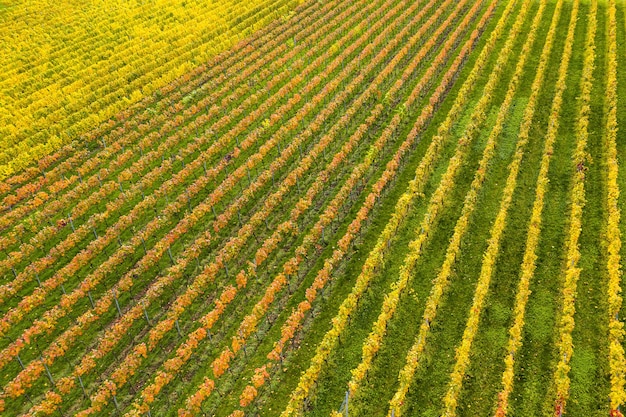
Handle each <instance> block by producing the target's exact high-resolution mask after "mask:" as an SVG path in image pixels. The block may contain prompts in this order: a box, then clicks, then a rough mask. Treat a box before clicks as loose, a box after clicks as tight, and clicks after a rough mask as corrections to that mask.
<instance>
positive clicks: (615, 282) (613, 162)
mask: <svg viewBox="0 0 626 417" xmlns="http://www.w3.org/2000/svg"><path fill="white" fill-rule="evenodd" d="M607 13H608V35H609V39H608V51H607V61H608V62H607V65H608V70H607V74H606V77H607V86H606V95H605V100H606V111H607V120H606V126H605V130H606V149H607V155H606V158H607V162H606V163H607V208H608V210H607V211H608V216H607V220H608V222H607V228H606V233H607V241H608V258H607V270H608V275H609V277H608V278H609V279H608V300H609V366H610V372H611V392H610V394H609V398H610V400H611V411H612V412H614V414H615V415H616V416H617V415H621V414H617V413H619V411H617V409H618V407H620V406H623V405H624V403H625V402H626V392H624V383H625V379H624V373H625V370H626V360H624V347H623V345H622V342H623V340H624V323H622V322H621V321H620V320H619V317H618V314H619V311H620V309H621V307H622V296H621V295H620V293H621V292H622V288H621V280H622V271H621V269H620V263H621V257H620V249H621V247H622V240H621V236H620V229H619V225H620V216H621V213H620V209H619V206H618V201H619V186H618V185H617V176H618V171H619V169H618V160H617V147H616V139H617V33H616V31H617V19H616V17H615V13H616V12H615V0H609V2H608V8H607Z"/></svg>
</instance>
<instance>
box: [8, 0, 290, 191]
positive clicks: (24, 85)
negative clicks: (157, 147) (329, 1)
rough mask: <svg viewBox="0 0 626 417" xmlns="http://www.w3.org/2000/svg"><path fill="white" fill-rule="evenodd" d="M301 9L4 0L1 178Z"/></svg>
mask: <svg viewBox="0 0 626 417" xmlns="http://www.w3.org/2000/svg"><path fill="white" fill-rule="evenodd" d="M298 2H299V1H298V0H279V1H275V0H250V1H245V2H240V1H236V0H225V1H224V0H219V1H218V0H211V1H199V0H175V1H164V0H155V1H142V0H135V1H122V0H88V1H84V0H82V1H77V0H60V1H49V0H35V1H33V0H28V1H26V0H15V1H4V2H2V3H0V66H1V68H2V71H1V72H0V141H1V142H0V149H1V152H0V179H1V178H6V177H7V176H8V175H10V174H12V173H13V172H16V171H19V170H20V169H22V168H24V167H25V166H28V165H29V164H30V163H32V162H33V161H35V160H37V159H39V158H41V157H42V156H44V155H47V154H48V153H50V152H51V151H53V150H55V149H58V148H59V147H60V146H61V145H62V144H66V143H69V142H71V141H72V140H75V139H77V138H79V137H80V135H81V134H82V133H84V132H85V131H87V130H88V129H91V128H93V127H94V126H96V125H97V124H98V123H100V122H102V121H103V120H106V119H108V118H110V117H111V116H113V115H114V114H115V113H116V112H118V111H120V110H121V109H123V108H125V107H127V106H128V105H129V104H131V103H136V102H138V101H139V100H141V99H142V98H143V97H144V96H146V95H149V94H151V93H153V92H154V91H155V90H156V89H157V88H159V87H162V86H163V85H165V84H166V83H168V82H170V81H171V80H173V79H175V78H176V77H179V76H180V75H182V74H184V73H186V72H188V71H189V70H190V69H192V68H194V67H196V66H197V65H198V64H200V63H202V62H204V61H206V60H207V58H209V57H211V56H213V55H215V54H216V53H218V52H221V51H223V50H225V49H227V48H229V47H230V46H232V45H233V44H234V43H236V42H238V41H240V40H241V39H243V38H245V37H246V36H247V35H250V34H251V33H253V32H254V31H256V30H258V29H259V28H260V27H262V26H264V25H266V24H267V23H268V22H270V21H272V20H275V19H276V17H277V16H279V15H285V14H287V13H288V12H289V11H290V10H291V9H292V8H293V6H294V5H296V4H297V3H298Z"/></svg>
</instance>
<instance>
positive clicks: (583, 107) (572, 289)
mask: <svg viewBox="0 0 626 417" xmlns="http://www.w3.org/2000/svg"><path fill="white" fill-rule="evenodd" d="M574 5H575V6H577V5H578V1H576V2H575V3H574ZM597 9H598V2H597V0H592V2H591V9H590V10H589V16H588V18H587V22H588V26H587V33H586V40H585V52H584V57H583V71H582V78H581V86H580V88H581V92H580V96H579V101H580V107H579V110H578V118H577V119H578V120H577V123H576V127H575V138H576V149H575V151H574V155H573V158H572V169H573V171H574V174H573V179H572V183H573V184H572V189H571V194H570V200H571V210H570V216H569V226H568V232H567V241H566V248H567V255H566V265H565V271H564V278H563V290H562V301H563V305H562V311H561V317H560V319H559V324H558V334H559V335H558V342H557V344H556V348H557V350H558V363H557V365H556V369H555V370H554V383H555V388H556V399H555V411H554V412H555V415H560V413H562V412H563V410H564V409H565V404H566V402H567V399H568V397H569V387H570V378H569V370H570V365H569V363H570V359H571V358H572V354H573V352H574V349H573V343H572V331H573V330H574V313H575V311H576V305H575V304H576V286H577V283H578V278H579V277H580V268H579V267H578V261H579V260H580V249H579V243H578V239H579V237H580V233H581V231H582V214H583V208H584V206H585V171H586V167H585V162H586V160H587V138H588V136H589V132H588V130H587V128H588V124H589V114H590V112H591V108H590V106H589V102H590V99H591V89H592V86H593V67H594V62H595V59H596V54H595V35H596V26H597V22H596V13H597ZM573 36H574V31H573V30H570V31H569V32H568V34H567V39H568V44H567V46H569V45H570V43H569V42H570V41H569V38H572V37H573ZM566 72H567V68H565V69H563V71H560V72H559V79H558V81H557V94H559V97H558V98H560V94H562V92H563V90H565V88H566ZM556 99H557V98H555V104H558V107H557V109H560V107H561V106H560V104H561V101H560V100H559V101H558V102H557V101H556ZM553 113H554V107H553Z"/></svg>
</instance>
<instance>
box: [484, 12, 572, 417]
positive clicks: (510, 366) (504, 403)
mask: <svg viewBox="0 0 626 417" xmlns="http://www.w3.org/2000/svg"><path fill="white" fill-rule="evenodd" d="M562 5H563V1H562V0H560V1H559V2H558V3H557V5H556V7H555V10H554V14H553V15H552V22H551V24H550V29H549V30H548V34H547V36H546V40H545V43H544V46H543V50H542V52H541V57H540V59H539V64H538V66H537V70H536V75H535V79H534V80H533V84H532V87H531V95H530V98H529V100H528V104H527V106H526V109H525V111H524V115H523V117H522V123H521V126H520V133H519V137H520V141H528V137H529V132H530V127H531V124H532V120H533V117H534V114H535V111H536V108H537V101H538V99H539V94H540V93H541V90H542V86H543V83H544V80H545V75H546V70H547V67H548V61H549V59H550V53H551V51H552V47H553V45H554V38H555V35H556V28H557V25H558V23H559V19H560V17H561V8H562ZM575 10H576V9H573V10H572V13H575ZM574 23H575V20H574V19H570V27H571V25H573V24H574ZM568 41H569V42H572V41H573V38H568ZM566 50H571V46H569V47H568V48H567V49H566ZM565 58H566V57H563V59H562V60H561V66H564V65H566V64H565V63H566V62H567V60H565ZM558 126H559V112H558V111H557V112H552V113H551V117H550V121H549V122H548V133H547V135H546V141H545V144H544V150H543V155H542V159H541V166H540V170H539V176H538V178H537V189H536V195H535V201H534V203H533V209H532V213H531V219H530V222H529V225H528V235H527V238H526V249H525V252H524V260H523V262H522V266H521V273H520V282H519V285H518V291H517V295H516V299H515V310H514V319H513V325H512V326H511V328H510V330H509V335H510V336H509V342H508V344H507V355H506V357H505V360H504V361H505V370H504V372H503V374H502V385H503V388H502V391H500V393H499V394H498V408H497V409H496V413H495V415H496V416H497V417H504V416H505V415H506V413H507V411H508V398H509V395H510V393H511V391H512V390H513V377H514V372H515V371H514V364H515V353H516V352H517V350H518V349H519V347H520V345H521V338H522V330H523V328H524V314H525V311H526V302H527V301H528V296H529V295H530V291H529V286H530V280H531V279H532V276H533V274H534V271H535V266H536V264H535V261H536V259H537V255H536V250H537V245H538V243H539V235H540V233H541V220H542V218H541V214H542V211H543V206H544V197H545V194H546V191H547V186H548V169H549V167H550V160H551V157H552V150H553V148H554V142H555V140H556V137H557V132H558Z"/></svg>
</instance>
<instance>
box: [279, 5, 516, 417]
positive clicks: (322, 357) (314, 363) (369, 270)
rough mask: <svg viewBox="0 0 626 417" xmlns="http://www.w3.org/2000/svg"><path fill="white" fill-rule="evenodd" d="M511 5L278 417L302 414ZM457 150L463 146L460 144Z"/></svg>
mask: <svg viewBox="0 0 626 417" xmlns="http://www.w3.org/2000/svg"><path fill="white" fill-rule="evenodd" d="M514 3H515V1H512V2H510V3H509V4H508V5H507V8H506V11H505V12H504V13H503V15H502V17H501V18H500V20H499V22H498V24H497V26H496V28H495V29H494V31H493V32H492V33H491V35H490V37H489V39H488V41H487V43H486V45H485V46H484V48H483V50H482V51H481V54H480V55H479V57H478V59H477V61H476V63H475V66H474V68H473V69H472V71H471V73H470V75H469V76H468V78H467V79H466V81H465V82H464V83H463V86H462V87H461V89H460V91H459V93H458V94H457V97H456V100H455V102H454V104H453V106H452V109H451V110H450V111H449V113H448V115H447V117H446V119H445V120H444V122H443V123H441V125H440V126H439V128H438V131H437V135H436V136H435V137H433V139H432V141H431V143H430V145H429V147H428V149H427V151H426V154H425V155H424V157H423V158H422V161H421V162H420V164H419V166H418V167H417V169H416V172H415V177H414V179H413V180H411V181H410V182H409V186H408V188H407V190H406V191H405V192H404V194H402V196H400V198H399V200H398V202H397V203H396V206H395V209H394V212H393V214H392V216H391V218H390V220H389V221H388V223H387V225H386V226H385V228H384V230H383V231H382V233H381V235H380V236H379V238H378V240H377V242H376V245H375V246H374V248H373V249H372V250H371V251H370V253H369V255H368V258H367V259H366V261H365V263H364V265H363V269H362V271H361V273H360V274H359V276H358V277H357V280H356V283H355V285H354V287H353V289H352V292H351V293H350V294H349V295H348V296H347V297H346V299H345V300H344V301H343V303H342V304H341V306H340V307H339V312H338V314H337V315H336V316H335V317H334V318H333V319H332V324H333V326H332V328H331V329H330V330H329V331H328V332H327V333H326V334H325V335H324V338H323V339H322V341H321V342H320V344H319V345H318V347H317V349H316V353H315V356H314V357H313V358H312V360H311V365H310V366H309V368H308V369H307V370H306V371H304V373H303V374H302V375H301V377H300V381H299V382H298V386H297V387H296V388H295V389H294V391H293V392H292V394H291V397H290V399H289V403H288V404H287V406H286V408H285V410H284V411H283V412H282V414H281V417H287V416H294V415H299V414H301V412H302V407H303V404H304V402H305V400H306V399H307V398H308V396H309V393H310V391H311V390H312V389H313V387H314V385H315V383H316V381H317V378H318V376H319V374H320V373H321V371H322V367H323V365H324V363H325V361H326V359H327V358H328V357H329V356H330V354H331V353H332V351H333V350H334V348H335V346H336V344H337V340H338V339H339V336H340V335H341V333H342V332H343V330H344V328H345V327H346V325H347V323H348V319H349V317H350V315H351V314H352V313H353V312H354V310H355V309H356V307H357V303H358V301H359V299H360V298H361V296H362V295H363V293H364V292H365V291H366V290H367V288H368V287H369V284H370V282H371V281H372V280H373V279H374V278H375V277H376V276H377V275H378V274H379V273H380V272H381V270H382V267H383V265H384V260H385V256H386V255H387V254H388V252H389V250H390V246H391V245H390V243H391V241H392V240H393V238H394V237H395V235H396V233H397V231H398V229H399V228H400V226H401V225H402V224H403V223H404V221H405V220H406V218H407V216H408V215H409V213H410V212H411V209H412V206H413V204H415V200H416V198H421V197H423V189H424V186H425V185H426V182H427V180H428V178H429V176H430V174H431V173H432V171H433V169H434V163H435V161H436V160H438V158H439V156H440V154H439V151H440V150H441V148H442V147H443V145H444V144H445V143H446V142H447V141H448V139H449V137H450V134H451V130H452V127H453V125H454V123H455V122H456V121H457V120H458V117H459V116H460V115H461V111H462V109H463V108H464V107H465V105H466V104H467V101H468V98H469V94H470V93H471V92H472V91H473V89H474V87H475V84H476V80H477V79H478V77H479V76H480V75H481V72H482V70H483V69H484V67H485V65H486V63H487V59H488V58H489V56H490V54H491V53H492V51H493V49H494V47H495V44H496V42H497V40H498V39H499V38H500V37H501V35H502V34H503V33H504V26H505V24H506V21H507V18H508V16H509V15H510V13H511V11H512V9H513V4H514ZM428 107H430V106H427V109H428ZM427 109H425V110H427ZM431 111H432V109H431ZM420 120H422V118H418V124H416V125H415V126H414V128H413V130H412V131H411V133H410V135H417V134H419V133H420V132H421V130H422V129H423V126H422V125H421V124H419V123H420ZM459 146H463V145H462V144H459Z"/></svg>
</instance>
